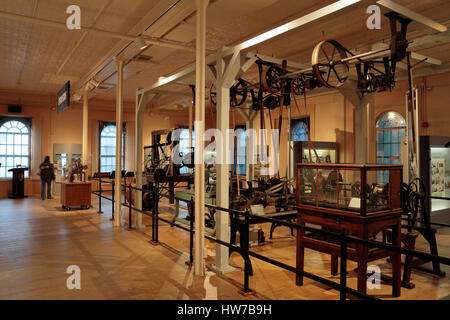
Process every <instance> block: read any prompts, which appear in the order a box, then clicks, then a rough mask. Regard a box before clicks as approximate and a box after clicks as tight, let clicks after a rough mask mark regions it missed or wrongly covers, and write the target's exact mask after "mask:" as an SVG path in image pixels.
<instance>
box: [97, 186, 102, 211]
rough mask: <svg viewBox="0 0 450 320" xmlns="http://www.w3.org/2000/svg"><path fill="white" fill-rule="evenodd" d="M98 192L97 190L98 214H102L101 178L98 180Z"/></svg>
mask: <svg viewBox="0 0 450 320" xmlns="http://www.w3.org/2000/svg"><path fill="white" fill-rule="evenodd" d="M98 192H99V196H98V211H97V213H98V214H102V213H103V211H102V179H99V180H98Z"/></svg>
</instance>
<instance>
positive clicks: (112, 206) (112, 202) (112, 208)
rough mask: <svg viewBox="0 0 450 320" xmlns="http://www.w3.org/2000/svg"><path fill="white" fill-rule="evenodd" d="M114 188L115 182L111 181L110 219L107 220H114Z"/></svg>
mask: <svg viewBox="0 0 450 320" xmlns="http://www.w3.org/2000/svg"><path fill="white" fill-rule="evenodd" d="M114 190H115V182H114V181H113V183H112V197H111V219H109V221H114V207H115V206H114V194H115V192H114Z"/></svg>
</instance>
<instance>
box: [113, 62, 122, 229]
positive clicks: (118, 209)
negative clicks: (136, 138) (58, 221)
mask: <svg viewBox="0 0 450 320" xmlns="http://www.w3.org/2000/svg"><path fill="white" fill-rule="evenodd" d="M116 66H117V85H116V176H115V190H114V193H115V194H114V196H115V204H114V205H115V208H114V209H115V210H114V226H116V227H120V225H121V219H122V206H121V201H122V192H121V189H122V187H121V183H122V178H121V173H122V109H123V101H122V89H123V61H122V60H116Z"/></svg>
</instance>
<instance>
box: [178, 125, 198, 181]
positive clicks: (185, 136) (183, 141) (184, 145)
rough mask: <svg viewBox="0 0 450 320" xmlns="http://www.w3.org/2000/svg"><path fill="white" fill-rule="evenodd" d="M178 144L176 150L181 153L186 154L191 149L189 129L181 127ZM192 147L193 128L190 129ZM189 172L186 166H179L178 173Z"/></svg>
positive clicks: (193, 141)
mask: <svg viewBox="0 0 450 320" xmlns="http://www.w3.org/2000/svg"><path fill="white" fill-rule="evenodd" d="M179 139H180V145H179V147H178V151H179V152H180V153H181V154H183V155H184V154H187V153H189V152H191V151H192V150H191V149H189V129H183V130H182V131H181V133H180V137H179ZM192 147H195V135H194V130H192ZM188 172H189V169H188V168H187V167H182V168H180V173H182V174H187V173H188Z"/></svg>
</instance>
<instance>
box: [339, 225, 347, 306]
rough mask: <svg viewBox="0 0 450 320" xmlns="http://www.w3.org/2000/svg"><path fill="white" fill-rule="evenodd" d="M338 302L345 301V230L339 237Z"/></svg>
mask: <svg viewBox="0 0 450 320" xmlns="http://www.w3.org/2000/svg"><path fill="white" fill-rule="evenodd" d="M340 285H341V290H340V300H346V299H347V290H346V289H347V239H346V238H345V229H343V230H342V237H341V276H340Z"/></svg>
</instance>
